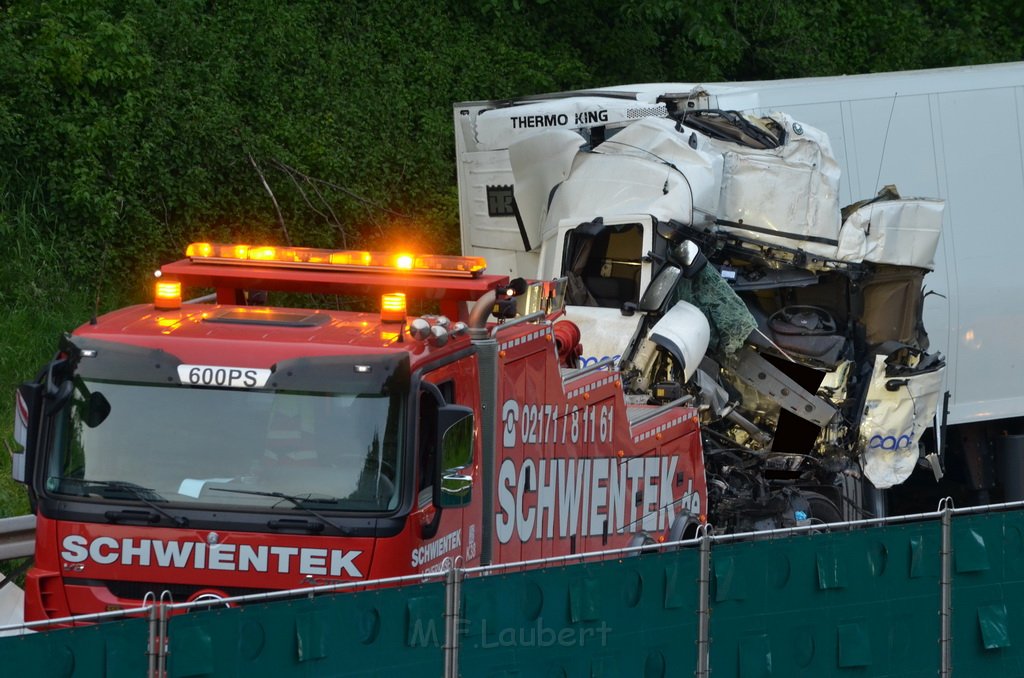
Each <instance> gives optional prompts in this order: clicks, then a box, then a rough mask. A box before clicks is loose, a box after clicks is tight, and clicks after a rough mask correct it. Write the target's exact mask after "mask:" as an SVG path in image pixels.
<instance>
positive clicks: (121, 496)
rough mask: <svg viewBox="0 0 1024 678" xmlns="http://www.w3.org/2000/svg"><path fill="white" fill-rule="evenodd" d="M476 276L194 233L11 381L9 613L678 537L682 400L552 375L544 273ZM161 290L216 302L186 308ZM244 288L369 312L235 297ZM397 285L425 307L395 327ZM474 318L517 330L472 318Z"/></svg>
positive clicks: (687, 434)
mask: <svg viewBox="0 0 1024 678" xmlns="http://www.w3.org/2000/svg"><path fill="white" fill-rule="evenodd" d="M483 266H484V263H483V260H481V259H478V258H474V257H431V256H423V257H405V256H397V257H395V256H385V255H379V254H375V253H368V252H338V251H327V250H313V249H305V248H245V247H239V246H226V245H210V244H205V243H196V244H193V245H192V246H190V248H189V252H188V258H187V259H184V260H181V261H178V262H174V263H172V264H168V265H166V266H164V267H163V268H162V269H161V271H160V274H161V275H160V277H159V279H158V282H157V285H156V299H155V301H154V303H153V304H147V305H139V306H132V307H128V308H124V309H121V310H117V311H113V312H111V313H108V314H106V315H103V316H101V317H99V318H97V319H96V320H95V321H94V322H92V323H89V324H86V325H84V326H82V327H80V328H78V329H77V330H75V332H74V333H72V334H71V335H68V336H66V337H65V338H64V339H63V341H62V344H61V347H60V351H59V353H58V355H57V357H56V358H55V359H54V360H53V361H52V362H51V363H50V364H49V365H48V366H46V367H45V368H44V369H43V370H42V371H41V372H40V373H39V375H38V376H37V378H36V379H35V380H34V381H32V382H29V383H27V384H24V385H23V386H21V387H20V389H19V391H18V408H17V422H16V437H17V438H18V442H19V443H20V444H21V445H22V447H23V448H24V450H23V451H22V452H20V453H18V454H16V455H15V477H16V478H17V479H18V480H20V481H21V482H23V483H25V484H26V485H27V486H28V489H29V495H30V498H31V501H32V504H33V507H34V511H35V513H36V515H37V529H36V561H35V564H34V566H33V567H32V569H31V570H30V571H29V574H28V575H27V579H26V592H25V593H26V605H25V616H26V619H30V620H40V619H49V620H54V619H60V618H63V617H67V616H70V615H77V614H88V613H94V612H103V611H108V610H114V609H124V608H134V607H138V606H140V605H141V604H142V603H143V601H144V600H145V598H146V596H147V594H150V593H152V594H153V595H154V596H164V595H165V594H164V592H168V593H169V594H170V597H171V599H172V600H174V601H175V602H182V601H195V600H204V601H206V600H208V601H214V600H218V599H224V598H228V597H232V596H238V595H244V594H247V593H257V592H263V591H269V590H288V589H298V588H303V587H308V586H312V585H320V584H331V583H341V582H349V581H358V580H371V579H381V578H387V577H393V576H400V575H410V574H416V573H427V572H431V571H440V570H443V569H447V568H448V567H449V565H450V564H451V563H452V562H453V561H454V560H455V559H461V562H462V563H463V564H465V565H467V566H473V565H478V564H489V563H491V562H515V561H518V560H528V559H537V558H543V557H548V556H559V555H566V554H569V553H574V552H578V551H584V550H597V549H600V548H613V547H615V546H625V545H627V544H628V543H630V542H636V541H637V540H641V541H642V540H649V539H654V538H658V536H659V535H661V537H662V538H665V537H667V536H673V535H674V536H675V537H679V536H680V535H681V534H682V533H683V532H684V530H685V529H687V528H688V527H692V525H693V524H694V523H695V522H696V521H697V518H698V516H699V514H700V513H701V512H702V510H703V508H704V507H706V505H707V491H706V484H705V478H704V467H703V460H702V456H701V443H700V432H699V427H698V424H697V417H696V412H695V410H693V409H692V408H686V407H679V406H678V403H676V404H673V406H665V407H653V406H636V407H630V408H627V407H626V406H625V405H624V400H623V393H622V388H621V382H620V381H619V378H618V374H617V373H614V372H608V371H603V370H595V369H583V370H580V369H577V370H564V371H563V369H561V368H562V367H564V365H563V364H561V363H560V360H563V359H564V358H565V356H568V355H578V353H579V347H578V341H579V334H578V331H577V332H576V333H575V339H573V340H570V343H573V342H575V344H574V345H569V346H560V344H562V343H565V341H566V339H565V338H566V337H571V336H573V332H566V331H558V332H556V331H555V329H554V327H553V325H554V322H553V321H554V320H556V319H558V318H559V316H560V315H561V314H562V310H561V309H562V307H563V306H564V281H560V282H548V283H534V284H529V285H526V286H525V287H524V286H521V285H513V284H510V282H509V280H508V278H506V277H503V276H489V275H484V274H483ZM182 286H187V287H192V288H207V289H208V288H212V289H213V290H214V294H213V296H214V297H215V298H213V299H208V300H206V301H203V302H202V303H187V302H186V303H183V302H182V292H181V288H182ZM253 290H280V291H285V292H310V293H320V294H332V295H339V294H348V295H353V294H357V295H360V296H363V297H376V296H377V295H381V296H380V297H379V298H380V299H381V306H380V312H379V313H369V312H351V311H335V310H322V309H309V308H302V309H297V308H284V307H270V306H255V305H245V302H246V296H247V292H246V291H250V292H249V296H250V297H252V298H253V299H255V298H258V296H259V295H257V294H254V293H252V292H251V291H253ZM396 290H403V292H402V293H397V292H396ZM509 290H511V292H512V293H518V295H519V296H518V297H517V298H513V297H512V296H508V294H509ZM405 295H409V296H410V297H421V298H426V299H431V300H434V301H436V302H437V303H438V305H439V306H440V311H441V312H442V313H443V314H444V315H429V316H422V317H419V318H415V319H411V318H409V317H408V315H407V311H406V297H405ZM207 301H211V302H215V303H207ZM465 302H472V307H471V308H469V310H468V312H467V311H466V308H467V306H466V304H465ZM495 311H497V312H498V313H499V314H501V315H503V316H504V317H506V318H512V317H513V316H517V315H518V316H519V317H517V318H516V319H515V320H512V321H511V322H507V323H504V324H494V323H492V324H491V325H490V326H488V324H487V319H488V317H489V316H490V315H491V313H492V312H495ZM460 315H461V316H464V317H465V318H466V320H467V321H468V322H465V323H464V322H452V321H450V320H449V318H458V317H460ZM560 322H564V321H560ZM499 334H500V337H499V336H498V335H499ZM558 347H560V348H561V349H562V350H561V352H559V351H557V350H556V348H558ZM559 355H561V356H562V359H560V358H559ZM563 372H564V373H563Z"/></svg>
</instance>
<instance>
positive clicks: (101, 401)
mask: <svg viewBox="0 0 1024 678" xmlns="http://www.w3.org/2000/svg"><path fill="white" fill-rule="evenodd" d="M109 416H110V401H109V400H107V397H106V396H105V395H103V394H102V393H100V392H99V391H94V392H92V393H90V394H89V396H88V397H87V398H86V399H85V411H84V412H83V413H82V422H83V423H85V425H86V426H88V427H89V428H96V427H97V426H99V425H100V424H102V423H103V422H104V421H106V419H107V417H109Z"/></svg>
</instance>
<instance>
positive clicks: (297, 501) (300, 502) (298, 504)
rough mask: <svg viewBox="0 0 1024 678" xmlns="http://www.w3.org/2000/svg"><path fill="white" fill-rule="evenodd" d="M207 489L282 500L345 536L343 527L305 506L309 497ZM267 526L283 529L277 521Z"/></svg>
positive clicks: (335, 501)
mask: <svg viewBox="0 0 1024 678" xmlns="http://www.w3.org/2000/svg"><path fill="white" fill-rule="evenodd" d="M209 489H210V491H212V492H233V493H234V494H251V495H255V496H257V497H274V498H276V499H283V500H284V501H286V502H288V503H290V504H291V505H292V506H294V507H295V508H297V509H299V510H300V511H305V512H306V513H308V514H309V515H311V516H313V517H314V518H317V519H318V520H321V521H323V522H324V524H326V525H330V526H331V527H333V528H334V529H335V530H337V531H338V532H341V533H342V534H346V533H347V532H348V530H347V529H345V528H344V527H342V526H340V525H338V524H337V523H335V522H334V521H333V520H331V519H330V518H328V517H327V516H325V515H323V514H322V513H320V512H319V511H316V510H314V509H311V508H310V507H308V506H306V502H308V501H310V498H309V497H305V498H303V497H295V496H292V495H290V494H285V493H284V492H264V491H261V490H233V489H231V488H229V487H211V488H209ZM316 501H319V502H321V503H324V504H337V503H338V500H337V499H333V498H332V499H317V500H316ZM267 525H269V526H270V527H283V525H281V524H280V523H278V521H274V520H271V521H270V522H269V523H267Z"/></svg>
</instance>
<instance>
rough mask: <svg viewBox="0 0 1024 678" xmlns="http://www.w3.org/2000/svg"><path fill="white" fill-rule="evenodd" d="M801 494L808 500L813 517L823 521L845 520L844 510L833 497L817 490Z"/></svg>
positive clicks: (835, 521) (837, 521)
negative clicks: (836, 503) (835, 502)
mask: <svg viewBox="0 0 1024 678" xmlns="http://www.w3.org/2000/svg"><path fill="white" fill-rule="evenodd" d="M800 496H802V497H803V498H804V499H806V500H807V505H808V508H810V512H811V518H813V519H814V520H816V521H820V522H822V523H841V522H843V512H842V511H840V510H839V507H838V506H836V505H835V504H834V503H833V502H832V500H831V499H829V498H828V497H826V496H825V495H823V494H818V493H817V492H801V493H800Z"/></svg>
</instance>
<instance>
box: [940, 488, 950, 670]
mask: <svg viewBox="0 0 1024 678" xmlns="http://www.w3.org/2000/svg"><path fill="white" fill-rule="evenodd" d="M939 511H941V512H942V518H941V525H942V550H941V551H940V558H941V560H942V574H941V575H940V581H939V588H940V591H941V596H940V598H941V602H940V606H941V607H940V609H939V618H940V620H941V621H940V625H939V634H940V635H939V676H941V677H942V678H949V677H950V676H952V675H953V624H952V621H953V498H952V497H946V498H945V499H943V500H942V501H940V502H939Z"/></svg>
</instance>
